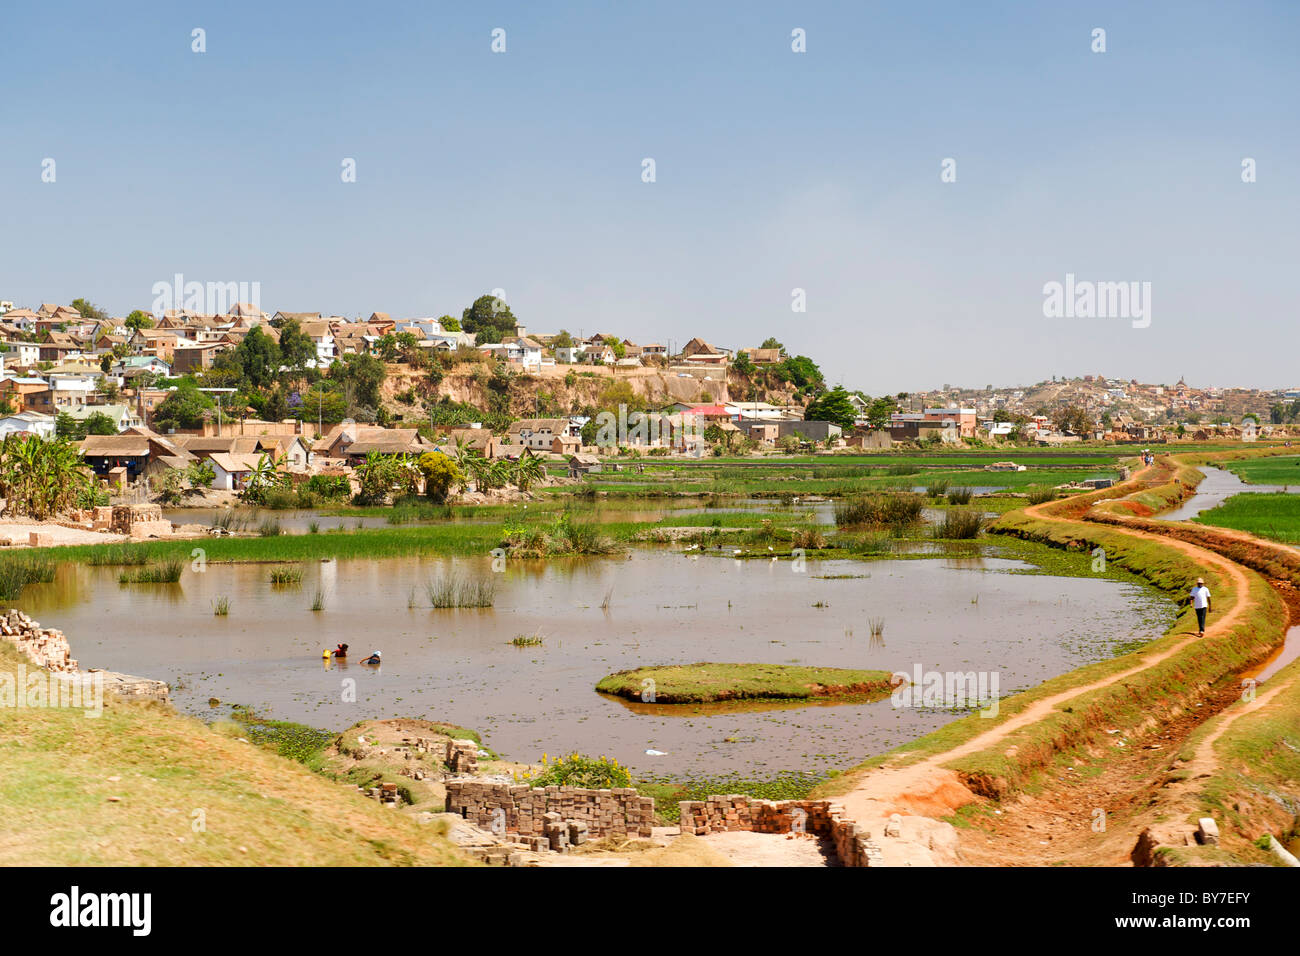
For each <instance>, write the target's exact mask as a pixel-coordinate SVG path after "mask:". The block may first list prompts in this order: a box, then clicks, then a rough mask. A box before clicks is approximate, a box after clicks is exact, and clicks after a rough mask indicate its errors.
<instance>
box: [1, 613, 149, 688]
mask: <svg viewBox="0 0 1300 956" xmlns="http://www.w3.org/2000/svg"><path fill="white" fill-rule="evenodd" d="M0 637H3V638H4V639H5V640H6V641H8V642H9V643H10V644H13V645H14V647H16V648H17V649H18V651H19V653H21V654H23V655H24V656H25V657H26V658H27V659H28V660H29V661H31V662H32V663H33V664H35V665H36V666H37V667H43V668H45V669H46V670H48V671H50V672H51V673H54V674H66V675H69V676H72V675H76V676H78V677H84V676H86V675H89V674H102V675H103V679H104V688H105V690H108V691H111V692H112V693H114V694H117V695H118V696H120V697H141V698H150V699H153V700H160V701H162V702H164V703H166V702H167V701H168V700H169V698H170V694H171V688H170V687H168V686H167V684H166V683H164V682H163V681H160V680H151V679H149V678H147V677H132V676H131V675H130V674H119V673H117V672H116V671H101V670H99V669H98V668H95V667H92V668H89V669H88V670H85V671H83V670H81V667H80V665H79V664H78V662H77V661H76V659H75V658H73V656H72V648H71V647H70V646H69V644H68V639H67V638H66V637H65V636H64V635H63V632H62V631H60V630H57V629H56V628H52V627H51V628H44V627H41V625H40V623H39V622H37V621H33V620H32V619H31V618H30V617H28V616H27V615H26V614H24V613H23V612H22V611H20V610H18V608H16V607H15V608H10V609H9V610H8V612H6V613H5V614H4V615H3V616H0Z"/></svg>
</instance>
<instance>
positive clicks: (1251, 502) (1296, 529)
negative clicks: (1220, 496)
mask: <svg viewBox="0 0 1300 956" xmlns="http://www.w3.org/2000/svg"><path fill="white" fill-rule="evenodd" d="M1192 520H1193V521H1195V522H1196V523H1198V524H1207V525H1214V526H1215V527H1218V528H1232V529H1234V530H1236V531H1248V532H1250V533H1251V534H1254V535H1258V536H1259V537H1261V538H1270V539H1272V540H1273V541H1282V542H1285V543H1287V544H1300V495H1288V494H1283V493H1281V492H1277V493H1274V494H1261V493H1258V492H1247V493H1245V494H1240V495H1233V496H1232V497H1231V498H1229V499H1228V500H1227V501H1225V502H1224V503H1223V504H1221V505H1219V506H1218V507H1217V508H1211V509H1210V510H1209V511H1202V512H1201V513H1200V514H1199V515H1197V516H1196V517H1195V518H1193V519H1192Z"/></svg>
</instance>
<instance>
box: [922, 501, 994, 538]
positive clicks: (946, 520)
mask: <svg viewBox="0 0 1300 956" xmlns="http://www.w3.org/2000/svg"><path fill="white" fill-rule="evenodd" d="M983 527H984V515H983V513H982V512H979V511H976V510H975V509H974V508H950V509H948V510H947V511H945V512H944V514H943V517H942V518H941V519H939V523H938V524H937V525H935V527H934V536H935V537H936V538H975V537H978V536H979V533H980V529H981V528H983Z"/></svg>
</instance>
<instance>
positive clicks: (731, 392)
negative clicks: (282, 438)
mask: <svg viewBox="0 0 1300 956" xmlns="http://www.w3.org/2000/svg"><path fill="white" fill-rule="evenodd" d="M715 374H716V373H715ZM490 382H491V370H490V368H489V367H488V366H487V365H484V364H481V363H473V364H469V363H466V364H464V365H461V366H457V367H456V368H454V369H452V370H450V371H448V372H446V373H445V374H444V375H443V378H442V381H440V382H439V383H438V384H437V385H434V384H432V382H431V380H430V378H429V375H428V373H427V372H426V371H423V370H419V369H411V368H409V367H408V366H406V365H389V366H388V376H387V378H386V379H385V381H384V385H383V389H382V396H383V399H384V402H385V404H387V405H388V407H389V410H390V411H392V412H395V413H397V414H405V415H407V416H410V415H411V414H412V408H413V406H412V405H410V404H408V403H405V402H403V401H402V400H401V398H400V397H399V396H406V395H409V394H410V393H411V392H414V395H415V396H416V398H417V401H416V403H415V406H414V408H416V409H419V408H422V407H423V404H422V403H423V401H425V400H432V401H439V400H440V399H442V398H443V397H446V398H448V399H450V400H451V401H453V402H467V403H469V404H471V405H474V406H476V407H478V408H483V409H487V408H489V407H491V404H492V399H493V398H495V397H496V395H497V394H498V393H497V392H496V391H494V390H493V388H492V386H491V385H490ZM618 383H626V384H627V386H628V387H629V388H631V389H632V392H633V394H635V395H636V396H637V397H638V398H644V399H648V400H650V401H651V402H653V403H656V404H665V405H667V404H670V403H672V402H726V401H732V400H733V399H736V400H740V399H743V400H753V398H754V396H753V395H752V394H751V389H750V388H749V387H748V386H747V385H746V384H745V383H744V382H743V381H742V380H740V379H739V378H738V376H736V375H735V374H734V373H731V374H730V375H729V381H724V380H722V379H721V378H720V377H718V378H702V377H696V376H695V375H684V374H679V373H677V372H672V371H669V370H667V369H656V368H638V369H619V370H617V371H611V370H609V369H605V368H592V367H590V366H581V365H559V366H551V367H547V368H544V369H542V370H541V371H540V372H537V373H530V374H523V373H517V374H515V375H514V376H513V377H512V378H511V380H510V385H509V407H510V413H511V414H512V415H515V416H517V417H526V416H529V415H533V414H535V413H536V412H537V410H538V409H541V412H542V414H546V413H547V411H548V410H550V411H551V412H554V411H555V410H556V409H559V410H560V411H563V412H567V411H569V410H572V409H580V408H584V407H586V406H589V405H595V404H598V403H599V401H600V398H601V395H602V394H603V393H604V392H605V391H606V390H607V389H608V388H610V386H611V385H615V384H618ZM790 395H791V393H790V392H789V391H781V390H770V391H769V390H764V391H763V393H762V394H761V395H760V396H759V397H758V398H757V400H758V401H770V402H773V403H784V402H788V401H790Z"/></svg>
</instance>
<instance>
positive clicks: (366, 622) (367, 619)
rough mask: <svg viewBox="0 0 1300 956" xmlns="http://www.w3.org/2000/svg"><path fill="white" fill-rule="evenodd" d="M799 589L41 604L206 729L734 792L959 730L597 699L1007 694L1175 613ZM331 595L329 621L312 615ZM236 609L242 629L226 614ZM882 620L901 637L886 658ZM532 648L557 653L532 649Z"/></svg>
mask: <svg viewBox="0 0 1300 956" xmlns="http://www.w3.org/2000/svg"><path fill="white" fill-rule="evenodd" d="M794 567H795V565H794V564H792V562H790V561H788V560H785V561H769V560H747V561H739V560H731V559H729V558H723V557H714V556H707V555H706V556H696V557H690V556H687V555H683V554H680V553H676V552H672V551H668V550H662V549H657V550H651V549H646V550H634V551H632V552H631V553H630V554H627V555H623V556H620V557H616V558H597V559H573V560H568V561H551V562H549V563H545V564H543V563H529V564H523V563H513V564H512V565H511V566H510V567H508V568H507V569H506V570H505V571H504V572H502V573H497V574H493V573H492V572H491V569H490V564H489V560H488V559H484V560H479V559H461V560H456V561H454V562H453V561H450V560H448V559H433V558H423V559H421V558H402V559H385V560H351V561H337V560H331V561H325V562H320V563H310V564H306V565H304V566H303V577H302V581H301V584H299V585H296V586H277V585H273V584H272V583H271V581H270V566H268V565H265V564H261V565H256V564H239V565H229V564H227V565H218V564H213V565H209V566H208V568H207V570H206V571H204V572H202V573H196V572H194V571H192V570H189V569H187V570H186V572H185V574H184V575H183V577H182V579H181V582H180V583H179V584H175V585H147V586H141V585H121V584H119V583H118V569H116V568H108V567H88V566H81V565H71V564H67V565H63V566H61V567H60V568H59V571H58V575H57V577H56V579H55V581H54V582H52V583H49V584H36V585H32V586H30V587H29V588H28V590H27V591H26V592H25V593H24V595H23V600H22V601H21V602H20V603H21V606H22V607H23V609H24V610H26V611H28V612H29V613H31V614H32V615H33V616H34V617H36V619H37V620H39V621H41V622H42V623H43V624H45V625H46V626H49V627H58V628H62V629H63V630H64V631H65V632H66V633H67V634H68V636H69V638H70V640H71V642H72V646H73V651H74V654H75V655H76V656H77V657H78V658H79V659H80V660H81V661H82V663H83V666H92V667H104V668H110V669H114V670H120V671H125V672H128V673H133V674H140V675H144V676H151V677H157V678H161V679H165V680H168V681H171V682H173V683H174V688H175V690H174V700H175V703H176V705H177V707H178V708H179V709H181V710H183V711H186V712H189V713H192V714H196V715H200V716H207V715H210V714H211V713H212V711H210V709H209V707H208V703H207V702H208V699H209V698H210V697H216V698H220V700H221V701H222V702H223V704H233V703H239V704H246V705H250V706H252V707H254V708H256V709H258V710H259V711H260V712H262V713H263V714H264V715H265V716H268V717H275V718H281V719H288V720H295V721H301V722H303V723H307V724H311V725H313V726H317V727H324V728H330V729H334V730H340V729H343V728H345V727H347V726H350V725H351V724H353V723H354V722H356V721H358V720H362V719H365V718H370V717H390V716H409V717H428V718H436V719H442V720H449V721H453V722H455V723H458V724H461V725H463V726H467V727H472V728H475V729H476V730H479V731H481V732H482V733H483V735H484V740H485V742H486V743H487V744H488V745H489V746H490V747H492V748H493V749H495V750H497V751H498V752H500V753H502V754H503V755H504V756H507V757H510V758H515V759H520V760H535V759H537V758H539V757H540V756H541V754H542V753H543V752H548V753H551V754H555V753H557V752H567V751H572V750H581V751H584V752H588V753H603V754H607V755H610V756H613V757H617V758H618V759H619V760H620V761H621V762H624V763H627V764H630V765H631V766H632V767H633V768H635V769H636V770H637V771H638V772H639V773H642V774H649V773H672V774H701V775H705V774H706V775H712V776H716V775H718V774H722V773H728V772H737V773H754V774H771V773H773V772H776V771H781V770H813V771H816V770H824V769H827V768H832V767H843V766H846V765H849V764H851V763H853V762H856V761H858V760H860V759H862V758H864V757H866V756H869V755H871V754H874V753H879V752H881V751H884V750H886V749H888V748H890V747H893V746H896V745H898V744H899V743H902V742H904V741H906V740H908V739H912V738H915V737H917V736H919V735H921V734H924V733H926V732H927V731H929V730H931V729H933V728H934V727H936V726H939V725H940V724H942V723H944V722H946V721H948V720H950V719H952V716H953V715H952V714H951V713H948V712H934V711H929V712H927V711H920V710H912V709H895V708H893V707H892V705H891V702H890V701H889V700H883V701H879V702H876V703H870V704H841V705H833V706H808V707H802V708H797V709H783V710H771V709H759V710H756V711H753V712H728V713H721V714H714V715H707V716H704V715H694V716H689V715H688V716H675V715H665V714H661V713H637V712H635V708H631V707H628V706H625V705H624V704H623V703H620V702H618V701H616V700H612V699H607V698H604V697H602V696H600V695H598V694H596V693H595V692H594V690H593V688H594V685H595V684H596V682H597V681H598V680H599V679H600V678H602V677H603V676H605V675H606V674H608V673H610V672H612V671H616V670H621V669H626V668H631V667H636V666H642V665H648V664H663V663H681V662H693V661H699V660H713V661H733V662H743V661H758V662H766V663H778V664H779V663H803V664H811V665H822V666H837V667H856V668H879V669H886V670H902V671H907V672H909V673H910V672H912V671H913V670H914V668H915V667H916V666H917V665H918V664H919V665H920V666H921V667H922V668H923V669H925V670H940V671H947V670H960V671H963V672H965V671H988V672H991V673H993V674H996V675H997V679H998V684H999V691H1000V693H1001V694H1002V695H1003V696H1005V695H1007V694H1009V693H1011V692H1013V691H1014V690H1017V689H1022V688H1025V687H1029V686H1033V685H1036V684H1037V683H1039V682H1041V681H1042V680H1044V679H1046V678H1048V677H1051V676H1053V675H1056V674H1060V673H1062V672H1064V671H1068V670H1070V669H1072V668H1074V667H1077V666H1079V665H1081V664H1084V663H1087V662H1090V661H1095V660H1098V659H1101V658H1103V657H1106V656H1109V655H1111V654H1113V653H1114V652H1115V651H1116V650H1117V649H1119V648H1120V647H1121V646H1123V645H1126V644H1131V643H1132V642H1138V641H1145V640H1149V639H1152V638H1155V637H1157V636H1159V634H1160V633H1161V632H1162V630H1163V628H1164V627H1165V625H1166V624H1167V621H1168V619H1169V617H1170V614H1171V611H1170V608H1171V605H1170V603H1169V602H1168V601H1167V600H1165V599H1164V598H1162V597H1161V596H1160V595H1158V594H1157V593H1155V592H1153V591H1152V590H1150V589H1147V588H1145V587H1142V586H1139V585H1134V584H1124V583H1119V582H1116V581H1112V580H1103V579H1094V578H1072V577H1046V576H1043V575H1041V574H1040V575H1025V574H1016V573H1013V572H1015V571H1016V570H1017V569H1024V568H1026V566H1025V565H1023V564H1021V563H1020V562H1018V561H1011V560H1006V559H1000V558H992V557H984V556H980V555H979V554H978V553H976V554H975V555H974V556H968V557H963V558H954V559H944V558H932V559H920V560H918V559H912V560H881V561H872V562H859V561H808V562H807V563H806V566H805V567H806V570H805V571H804V572H803V573H799V572H796V571H795V570H794ZM453 570H454V571H455V572H456V573H460V574H467V575H468V574H473V575H479V576H486V577H490V578H491V579H492V580H493V581H495V582H496V596H495V606H494V607H491V608H485V609H474V610H470V609H460V610H434V609H432V608H431V607H430V605H429V598H428V596H427V595H426V584H427V583H428V582H429V581H430V580H431V579H437V578H439V577H440V576H442V575H444V574H446V573H448V572H451V571H453ZM318 588H319V589H320V590H321V591H322V592H323V594H324V595H325V606H324V609H323V610H321V611H312V610H311V609H310V608H311V605H312V603H313V598H314V596H315V594H316V591H317V589H318ZM223 597H224V598H228V599H229V602H230V610H229V616H227V617H219V616H216V615H214V613H213V611H214V606H215V605H216V604H217V602H218V601H219V599H221V598H223ZM602 605H606V606H605V607H604V608H602ZM872 618H875V619H878V620H880V621H883V633H882V634H881V636H880V639H879V640H873V638H872V635H871V628H870V626H869V620H870V619H872ZM522 634H527V635H533V634H536V635H540V636H541V637H542V639H543V643H542V644H541V645H538V646H526V647H517V646H513V645H512V644H511V643H510V642H511V640H512V639H513V638H515V637H517V636H519V635H522ZM340 641H345V642H347V643H349V644H350V645H351V647H352V654H353V660H354V661H355V660H359V659H360V658H361V657H362V656H365V655H366V654H368V653H369V652H370V651H372V650H380V651H382V652H383V661H384V663H383V665H382V667H380V668H378V669H374V668H369V667H365V666H361V665H359V664H356V663H352V664H345V665H342V666H340V665H330V666H326V664H325V663H324V662H323V661H322V660H321V650H322V648H325V647H333V646H334V645H335V644H336V643H338V642H340ZM350 687H355V700H352V699H349V694H348V690H349V688H350ZM217 713H218V714H220V713H224V710H223V709H220V708H219V709H218V710H217ZM647 750H656V751H661V752H662V754H661V755H647V753H646V751H647Z"/></svg>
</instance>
